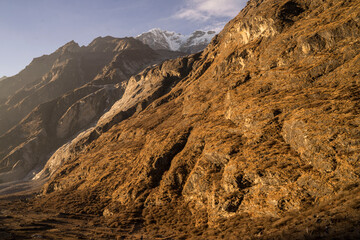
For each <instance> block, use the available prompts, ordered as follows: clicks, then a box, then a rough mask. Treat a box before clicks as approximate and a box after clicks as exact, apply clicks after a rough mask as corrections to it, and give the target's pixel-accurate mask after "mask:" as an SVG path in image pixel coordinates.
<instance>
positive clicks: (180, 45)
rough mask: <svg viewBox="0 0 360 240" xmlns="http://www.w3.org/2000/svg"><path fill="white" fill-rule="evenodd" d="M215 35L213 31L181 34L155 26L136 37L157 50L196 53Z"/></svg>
mask: <svg viewBox="0 0 360 240" xmlns="http://www.w3.org/2000/svg"><path fill="white" fill-rule="evenodd" d="M215 35H216V32H215V31H206V32H204V31H195V32H193V33H192V34H190V35H182V34H180V33H175V32H169V31H165V30H161V29H159V28H155V29H151V30H150V31H149V32H145V33H142V34H141V35H139V36H137V37H136V39H138V40H140V41H142V42H143V43H145V44H147V45H149V46H150V47H151V48H153V49H157V50H158V49H165V50H172V51H180V52H185V53H196V52H200V51H202V50H203V49H204V48H205V47H206V46H207V45H208V44H209V43H210V41H211V39H212V38H213V37H214V36H215Z"/></svg>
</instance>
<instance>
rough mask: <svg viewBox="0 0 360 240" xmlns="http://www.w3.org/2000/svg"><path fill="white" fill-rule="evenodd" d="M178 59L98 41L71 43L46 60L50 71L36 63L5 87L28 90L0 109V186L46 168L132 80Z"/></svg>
mask: <svg viewBox="0 0 360 240" xmlns="http://www.w3.org/2000/svg"><path fill="white" fill-rule="evenodd" d="M176 55H178V53H172V52H168V51H154V50H152V49H151V48H150V47H148V46H147V45H144V44H143V43H141V42H140V41H138V40H135V39H133V38H124V39H119V38H113V37H105V38H97V39H95V40H94V41H93V42H92V43H90V44H89V46H86V47H79V46H78V45H77V44H76V43H75V42H70V43H68V44H66V45H65V46H63V47H61V48H60V49H59V50H57V51H56V52H55V53H53V54H52V55H50V56H43V57H42V58H43V60H42V61H43V62H46V63H47V64H48V65H50V64H51V63H52V64H53V65H52V66H51V67H48V66H46V67H47V68H45V67H44V66H42V65H41V64H40V65H39V63H38V61H39V60H34V61H33V62H32V63H31V64H30V65H29V66H28V67H27V68H26V69H25V70H24V71H23V72H21V73H20V74H18V75H17V76H15V77H13V78H10V80H8V79H6V80H4V82H1V84H3V87H4V88H7V89H8V91H9V92H11V88H12V86H16V84H17V81H18V80H17V79H20V80H22V81H23V82H25V86H24V87H22V88H20V89H19V90H17V91H16V92H15V93H14V94H13V95H9V96H8V98H7V100H6V101H4V103H3V104H2V105H1V106H0V126H1V127H0V183H1V182H7V181H13V180H19V179H22V178H23V177H25V176H26V175H27V174H29V172H30V170H34V171H36V168H37V167H42V166H43V165H44V163H45V161H46V160H47V159H48V157H49V154H51V152H53V151H55V150H56V149H57V148H58V147H60V146H61V145H62V144H64V143H66V142H67V141H68V140H69V139H71V138H72V137H74V135H75V134H77V133H78V132H79V131H80V130H83V129H86V128H88V127H89V126H91V125H92V124H94V123H95V122H96V120H97V119H98V118H99V117H100V116H101V115H102V114H103V113H104V111H105V110H106V109H108V108H109V107H110V106H111V105H112V104H113V103H114V102H115V101H116V100H118V99H119V98H120V97H121V95H122V94H123V92H124V87H125V86H126V83H127V80H128V79H129V77H130V76H131V75H133V74H136V73H137V72H139V71H141V70H142V69H144V68H145V67H147V66H149V65H153V64H154V63H158V62H161V61H163V60H164V59H168V58H172V57H174V56H176ZM50 60H53V61H50ZM39 69H43V70H44V71H45V70H46V69H47V70H49V71H48V72H47V73H45V74H43V72H44V71H40V70H39ZM27 72H33V73H34V75H30V78H31V77H33V79H29V78H25V77H27V76H28V75H27V74H26V73H27ZM42 74H43V75H42ZM36 78H37V80H34V79H36ZM20 80H19V81H20ZM8 81H9V83H8ZM26 83H27V84H26ZM30 174H31V173H30ZM29 177H31V175H30V176H29Z"/></svg>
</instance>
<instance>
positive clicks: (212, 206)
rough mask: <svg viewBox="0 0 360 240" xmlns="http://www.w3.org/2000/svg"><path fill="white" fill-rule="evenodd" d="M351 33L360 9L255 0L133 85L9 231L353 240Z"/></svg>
mask: <svg viewBox="0 0 360 240" xmlns="http://www.w3.org/2000/svg"><path fill="white" fill-rule="evenodd" d="M359 26H360V3H359V2H358V1H351V0H311V1H310V0H301V1H300V0H281V1H278V0H251V1H249V2H248V4H247V6H246V7H245V8H244V9H243V10H242V11H241V12H240V14H239V15H238V16H237V17H236V18H235V19H233V20H232V21H230V22H229V23H228V24H227V25H226V26H225V28H224V30H223V31H222V32H221V33H220V34H219V35H218V36H217V37H215V38H214V39H213V40H212V42H211V44H210V45H209V46H208V47H207V48H206V49H205V50H204V51H203V52H202V53H200V54H195V55H190V56H188V57H183V58H178V59H176V60H170V61H166V62H164V63H162V64H160V65H158V66H156V67H154V68H148V69H146V70H144V71H143V72H141V73H139V74H137V75H135V76H133V77H131V78H130V80H129V81H128V83H127V85H126V88H125V89H124V93H123V95H122V98H121V99H120V100H118V101H117V102H115V104H114V105H113V106H112V107H111V109H110V110H109V111H108V112H107V113H106V114H104V115H103V116H102V117H101V118H100V120H99V121H98V122H97V124H96V126H94V127H93V128H91V129H88V130H87V131H85V132H83V133H81V134H80V135H79V136H78V137H77V138H75V139H74V140H73V141H72V142H70V143H68V144H66V145H64V146H63V147H62V148H60V149H59V150H58V151H57V152H55V153H54V155H53V156H52V157H51V159H50V160H49V162H48V164H47V165H46V167H45V169H44V170H43V172H42V173H40V175H39V176H38V177H39V178H41V177H42V174H45V176H48V175H51V178H50V180H49V181H48V182H47V183H46V184H45V186H44V188H43V191H42V194H41V196H38V197H37V198H34V199H30V200H27V202H25V203H24V202H22V203H21V202H18V203H17V204H18V206H19V208H20V209H27V211H28V216H29V217H31V218H32V219H35V220H33V221H32V222H29V221H28V222H26V218H25V217H21V216H20V215H19V214H18V215H16V209H14V207H13V208H12V210H11V211H12V212H11V211H10V212H8V213H7V214H8V215H9V216H11V214H13V215H14V217H13V218H11V219H10V220H7V221H6V223H5V225H4V226H5V227H6V230H5V229H4V230H3V234H7V235H8V236H25V234H26V233H27V231H28V230H27V229H26V228H25V227H23V228H21V225H20V227H19V225H16V224H17V223H18V222H26V224H28V225H26V224H24V225H23V226H32V225H31V224H36V223H37V224H39V223H43V224H44V223H46V226H47V227H48V228H47V229H44V228H42V229H39V230H37V231H36V232H37V233H39V234H42V236H44V237H49V238H51V237H54V236H59V235H57V233H56V231H53V230H54V229H57V230H58V229H62V233H63V234H67V236H76V237H90V236H91V237H96V238H98V239H107V238H115V237H119V238H120V237H123V238H129V239H156V238H161V239H219V238H224V239H289V238H291V239H332V238H334V239H335V238H336V239H358V238H359V236H360V232H359V223H360V207H359V206H360V197H359V196H360V195H359V191H360V187H359V183H360V167H359V160H360V151H359V149H360V146H359V145H360V127H359V126H360V115H359V112H360V105H359V103H360V98H359V96H360V90H359V89H360V88H359V84H360V69H359V66H360V50H359V49H360V48H359V46H360V40H359V39H360V30H359V29H360V28H359ZM5 206H11V204H8V205H5ZM10 208H11V207H10ZM44 211H45V212H46V214H47V215H46V214H45V215H40V214H36V212H44ZM49 216H51V217H52V218H53V219H55V220H54V221H53V222H52V223H51V222H50V221H49V220H46V219H48V218H49ZM64 216H65V217H64ZM66 218H68V220H65V219H66ZM60 219H61V221H63V222H64V223H63V226H65V225H66V224H71V223H76V224H77V225H76V227H73V228H71V229H69V228H65V227H64V228H62V227H61V224H59V221H60ZM89 219H91V221H89ZM41 221H42V222H41ZM16 227H17V228H16ZM16 229H17V230H16ZM85 229H86V231H90V233H87V232H86V231H85Z"/></svg>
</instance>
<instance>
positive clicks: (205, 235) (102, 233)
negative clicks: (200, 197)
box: [0, 187, 360, 240]
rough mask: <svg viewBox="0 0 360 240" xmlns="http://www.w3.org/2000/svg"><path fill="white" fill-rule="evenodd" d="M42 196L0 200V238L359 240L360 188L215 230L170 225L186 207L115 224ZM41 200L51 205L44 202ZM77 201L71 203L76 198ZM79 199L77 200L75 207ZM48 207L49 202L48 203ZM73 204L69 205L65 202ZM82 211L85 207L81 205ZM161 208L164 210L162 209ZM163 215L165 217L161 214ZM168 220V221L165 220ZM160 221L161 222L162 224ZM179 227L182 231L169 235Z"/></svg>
mask: <svg viewBox="0 0 360 240" xmlns="http://www.w3.org/2000/svg"><path fill="white" fill-rule="evenodd" d="M44 200H45V199H43V198H42V197H38V196H36V195H35V194H34V195H32V196H29V195H28V196H16V197H14V196H7V197H5V198H4V196H2V199H0V239H4V240H6V239H359V237H360V228H359V226H360V188H359V187H354V188H353V189H349V190H348V191H347V192H344V193H342V194H339V195H338V196H337V197H336V198H335V199H332V200H331V201H330V202H327V203H322V204H319V205H318V206H313V207H310V208H308V209H307V210H304V211H303V212H294V213H289V214H287V215H284V216H283V217H280V218H270V217H264V218H255V219H253V218H251V216H245V215H244V216H241V215H238V216H236V217H233V218H228V219H223V220H220V221H217V223H216V224H215V225H214V226H211V227H210V226H208V225H207V224H199V225H198V226H196V227H195V224H194V223H193V222H191V220H190V221H189V218H183V220H184V222H182V223H179V222H177V221H171V218H172V217H173V213H172V212H173V211H174V210H176V209H177V211H179V210H181V208H183V210H182V211H184V213H186V207H185V206H173V207H174V208H173V209H168V215H167V216H164V212H162V211H159V215H158V216H157V217H158V219H155V221H152V222H148V221H146V220H145V219H146V216H144V212H142V213H141V212H139V215H138V217H134V215H132V216H130V215H129V216H126V215H124V216H123V219H121V218H118V221H119V222H118V223H117V224H114V219H112V220H111V221H110V220H109V219H108V218H106V217H104V216H99V215H90V214H82V213H72V212H71V211H68V210H65V211H60V210H58V209H51V208H50V209H45V210H44V208H42V207H41V206H42V205H43V201H44ZM46 201H51V200H49V199H47V200H46ZM75 201H76V200H75ZM80 202H81V200H79V203H80ZM50 204H51V203H50ZM69 204H74V203H69ZM84 207H85V206H84ZM164 210H165V209H164ZM165 215H166V213H165ZM166 219H167V221H166ZM164 220H165V221H166V222H164ZM179 225H182V229H183V232H182V233H181V234H179V232H178V231H177V233H175V232H171V231H172V229H173V230H175V229H178V228H179Z"/></svg>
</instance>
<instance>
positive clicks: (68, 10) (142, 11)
mask: <svg viewBox="0 0 360 240" xmlns="http://www.w3.org/2000/svg"><path fill="white" fill-rule="evenodd" d="M245 4H246V0H0V43H1V44H0V53H1V58H0V77H1V76H3V75H6V76H12V75H14V74H16V73H18V72H19V71H20V70H22V69H23V68H24V67H25V66H26V65H28V64H29V63H30V62H31V60H32V59H33V58H34V57H39V56H41V55H43V54H49V53H51V52H53V51H55V50H56V49H57V48H59V47H60V46H62V45H64V44H65V43H67V42H69V41H71V40H75V41H76V42H77V43H79V44H80V45H87V44H89V43H90V42H91V41H92V40H93V39H94V38H96V37H98V36H107V35H110V36H114V37H125V36H137V35H138V34H141V33H142V32H145V31H148V30H149V29H151V28H162V29H166V30H171V31H176V32H179V33H182V34H189V33H191V32H193V31H195V30H198V29H204V30H208V29H212V28H216V27H217V28H219V27H222V26H223V25H224V24H225V23H226V22H228V21H229V20H230V19H231V18H233V17H234V16H236V15H237V14H238V13H239V12H240V10H241V9H242V8H243V7H244V6H245Z"/></svg>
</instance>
